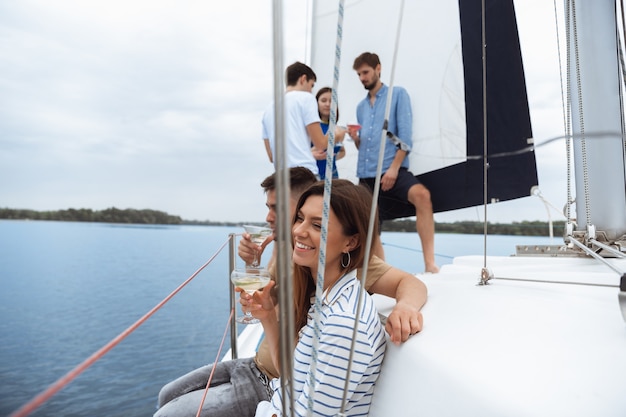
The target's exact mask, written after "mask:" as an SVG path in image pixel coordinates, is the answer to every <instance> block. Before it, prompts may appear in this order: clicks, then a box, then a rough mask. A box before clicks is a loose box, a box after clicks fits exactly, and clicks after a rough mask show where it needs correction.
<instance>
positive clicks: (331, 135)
mask: <svg viewBox="0 0 626 417" xmlns="http://www.w3.org/2000/svg"><path fill="white" fill-rule="evenodd" d="M343 11H344V0H339V13H338V16H337V40H336V42H335V67H334V70H333V86H332V92H331V105H330V120H329V126H328V148H327V155H326V175H325V177H324V198H323V207H322V231H321V241H320V257H319V261H318V264H317V285H316V288H315V309H314V314H313V347H312V349H311V357H312V358H311V359H312V362H311V363H312V364H313V365H315V364H316V363H317V357H318V350H319V339H320V317H321V310H322V299H323V297H324V270H325V269H326V241H327V238H328V215H329V212H330V194H331V190H332V178H333V172H332V171H333V169H332V168H333V161H334V159H335V152H334V149H335V127H336V125H337V87H338V84H339V64H340V62H341V42H342V39H343ZM315 370H316V366H311V369H310V371H309V392H308V396H307V415H308V416H310V415H312V413H313V398H314V396H315Z"/></svg>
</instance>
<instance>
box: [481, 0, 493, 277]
mask: <svg viewBox="0 0 626 417" xmlns="http://www.w3.org/2000/svg"><path fill="white" fill-rule="evenodd" d="M485 21H486V13H485V0H482V1H481V16H480V25H481V41H482V45H481V51H482V77H483V80H482V81H483V208H484V216H485V222H484V223H483V268H482V272H481V276H482V277H483V280H482V281H481V283H486V282H487V280H488V279H489V278H490V276H491V275H492V274H491V273H490V272H489V271H488V269H487V224H488V223H487V202H488V201H487V200H488V197H489V195H488V194H489V190H488V188H487V183H488V176H487V170H488V169H489V160H488V159H487V152H488V151H487V30H486V27H485Z"/></svg>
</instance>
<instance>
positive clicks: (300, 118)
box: [263, 62, 328, 177]
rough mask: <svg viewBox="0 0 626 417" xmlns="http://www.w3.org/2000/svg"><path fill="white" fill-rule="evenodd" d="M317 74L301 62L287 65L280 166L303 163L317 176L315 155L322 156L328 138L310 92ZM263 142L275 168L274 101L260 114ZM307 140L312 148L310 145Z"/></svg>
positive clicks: (287, 166)
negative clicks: (282, 147)
mask: <svg viewBox="0 0 626 417" xmlns="http://www.w3.org/2000/svg"><path fill="white" fill-rule="evenodd" d="M316 80H317V77H316V75H315V73H314V72H313V70H312V69H311V68H310V67H309V66H308V65H305V64H303V63H301V62H295V63H293V64H291V65H290V66H288V67H287V71H286V82H287V90H286V92H285V137H286V143H287V145H286V152H285V155H286V159H287V160H286V161H285V164H284V166H283V168H292V167H297V166H303V167H306V168H308V169H309V170H310V171H311V172H313V173H314V174H315V175H317V176H318V177H319V172H318V169H317V163H316V162H315V160H316V157H317V158H319V157H322V156H323V157H325V153H326V148H327V146H328V141H327V139H326V136H325V135H324V134H323V133H322V128H321V126H320V117H319V113H318V109H317V101H316V100H315V97H314V96H313V94H312V91H313V86H314V85H315V81H316ZM263 141H264V142H265V150H266V151H267V156H268V157H269V160H270V162H272V163H273V164H274V166H275V167H276V168H279V167H278V165H277V161H276V160H275V158H274V155H275V154H276V147H275V146H276V129H275V126H274V103H272V104H271V105H270V106H269V107H268V109H267V110H266V111H265V114H264V115H263ZM311 143H313V145H314V147H313V148H311Z"/></svg>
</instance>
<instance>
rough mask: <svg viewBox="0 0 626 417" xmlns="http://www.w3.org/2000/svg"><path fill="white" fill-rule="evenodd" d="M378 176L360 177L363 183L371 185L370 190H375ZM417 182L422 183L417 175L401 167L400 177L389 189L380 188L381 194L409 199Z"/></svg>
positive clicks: (398, 198) (404, 199)
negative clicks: (410, 192)
mask: <svg viewBox="0 0 626 417" xmlns="http://www.w3.org/2000/svg"><path fill="white" fill-rule="evenodd" d="M375 180H376V178H360V179H359V182H360V183H361V184H366V185H367V186H368V187H370V190H372V191H374V181H375ZM416 184H421V183H420V181H419V180H418V179H417V177H416V176H415V175H413V174H412V173H411V171H409V170H408V169H406V168H400V170H398V178H397V179H396V183H395V184H394V186H393V188H392V189H391V190H389V191H383V190H380V195H381V196H385V197H389V198H393V199H396V200H403V201H408V198H409V189H410V188H411V187H413V186H414V185H416Z"/></svg>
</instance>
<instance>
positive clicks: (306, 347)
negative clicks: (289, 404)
mask: <svg viewBox="0 0 626 417" xmlns="http://www.w3.org/2000/svg"><path fill="white" fill-rule="evenodd" d="M359 290H360V282H359V281H358V280H357V278H356V271H351V272H349V273H348V274H346V275H344V276H343V277H342V278H341V279H340V280H339V281H337V283H336V284H335V285H333V286H332V287H331V288H330V289H329V290H327V291H325V292H324V299H323V303H322V311H321V316H320V332H321V337H320V342H319V345H318V346H319V348H318V354H317V361H316V362H315V363H314V361H313V357H312V349H313V335H314V333H313V317H314V309H315V306H312V307H311V309H310V310H309V320H308V322H307V325H306V326H305V327H304V328H303V329H302V330H301V331H300V338H299V340H298V344H297V345H296V349H295V352H294V381H293V387H294V395H295V410H294V413H293V414H292V415H294V416H304V415H306V410H307V407H308V403H309V391H310V389H309V385H310V384H309V372H310V371H311V369H312V367H315V389H314V391H313V392H314V394H313V413H312V415H314V416H335V415H337V413H339V411H340V410H341V402H342V399H343V390H344V387H345V380H346V378H347V375H346V373H347V369H348V360H349V357H350V347H351V343H352V335H353V327H354V322H355V317H356V309H357V304H358V297H359ZM384 353H385V332H384V328H383V326H382V324H381V323H380V320H379V319H378V312H377V310H376V308H375V306H374V302H373V300H372V299H371V297H370V296H369V295H368V294H367V293H365V294H364V297H363V303H362V306H361V316H360V319H359V320H358V333H357V337H356V345H355V352H354V357H353V363H352V369H351V374H350V378H349V380H350V383H349V385H348V395H347V405H346V408H345V412H346V414H345V415H346V416H366V415H367V414H368V412H369V406H370V404H371V402H372V395H373V393H374V385H375V383H376V379H377V378H378V375H379V373H380V366H381V364H382V361H383V357H384ZM279 386H280V382H279V380H274V381H272V387H273V388H274V389H275V391H274V395H273V397H272V400H271V404H270V403H267V402H266V403H265V404H260V405H259V407H258V408H257V414H256V415H257V416H272V415H273V414H276V415H277V416H281V415H282V414H281V412H280V410H281V404H282V398H281V396H282V392H281V390H280V389H279V388H278V387H279Z"/></svg>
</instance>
